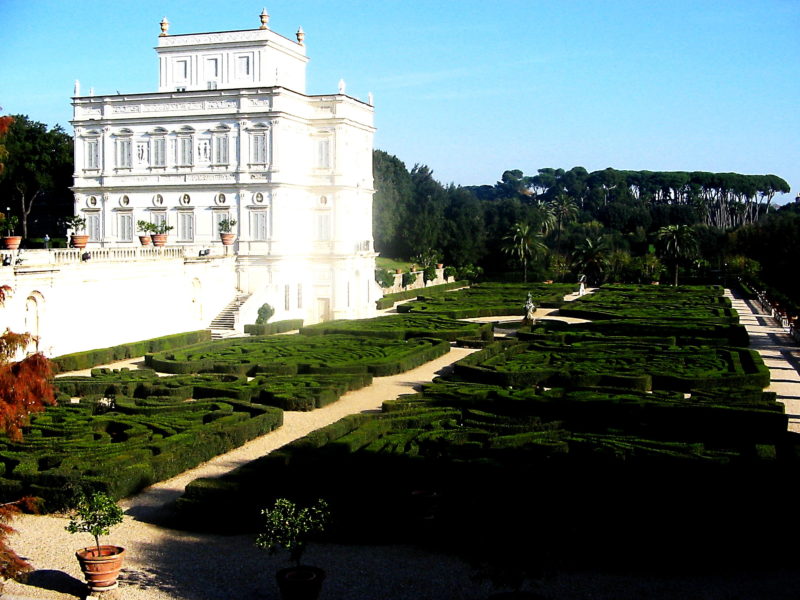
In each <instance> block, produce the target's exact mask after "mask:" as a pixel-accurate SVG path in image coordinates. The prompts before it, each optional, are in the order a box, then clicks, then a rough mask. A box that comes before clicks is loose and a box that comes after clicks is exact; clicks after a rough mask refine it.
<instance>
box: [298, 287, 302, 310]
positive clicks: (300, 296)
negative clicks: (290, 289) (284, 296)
mask: <svg viewBox="0 0 800 600" xmlns="http://www.w3.org/2000/svg"><path fill="white" fill-rule="evenodd" d="M297 308H303V284H302V283H298V284H297Z"/></svg>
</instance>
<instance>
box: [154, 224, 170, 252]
mask: <svg viewBox="0 0 800 600" xmlns="http://www.w3.org/2000/svg"><path fill="white" fill-rule="evenodd" d="M173 229H175V228H174V227H173V226H172V225H167V222H166V221H162V222H161V223H159V224H158V225H156V224H153V227H152V228H151V229H150V232H151V233H152V236H151V237H152V238H153V246H156V247H157V248H160V247H161V246H164V245H166V243H167V232H169V231H172V230H173Z"/></svg>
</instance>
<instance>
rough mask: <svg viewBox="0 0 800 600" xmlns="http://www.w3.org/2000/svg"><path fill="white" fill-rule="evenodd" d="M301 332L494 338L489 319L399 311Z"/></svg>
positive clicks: (304, 333)
mask: <svg viewBox="0 0 800 600" xmlns="http://www.w3.org/2000/svg"><path fill="white" fill-rule="evenodd" d="M300 333H301V334H303V335H330V334H337V333H338V334H349V335H359V336H366V337H382V338H390V339H401V340H403V339H409V338H412V337H432V338H439V339H442V340H447V341H455V340H457V339H459V338H464V337H469V338H479V339H483V340H491V339H493V332H492V325H491V323H469V322H465V321H458V320H456V319H451V318H448V317H444V316H441V315H435V314H432V315H426V314H419V315H418V314H398V315H386V316H385V317H380V318H377V319H356V320H340V321H327V322H325V323H319V324H317V325H311V326H309V327H303V328H302V329H301V330H300Z"/></svg>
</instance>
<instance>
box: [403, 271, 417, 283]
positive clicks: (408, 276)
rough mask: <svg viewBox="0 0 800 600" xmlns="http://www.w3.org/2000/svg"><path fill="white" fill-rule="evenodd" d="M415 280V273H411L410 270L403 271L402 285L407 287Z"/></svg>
mask: <svg viewBox="0 0 800 600" xmlns="http://www.w3.org/2000/svg"><path fill="white" fill-rule="evenodd" d="M416 281H417V274H416V273H412V272H410V271H409V272H408V273H403V287H408V286H410V285H413V284H414V283H415V282H416Z"/></svg>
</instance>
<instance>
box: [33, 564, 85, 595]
mask: <svg viewBox="0 0 800 600" xmlns="http://www.w3.org/2000/svg"><path fill="white" fill-rule="evenodd" d="M26 583H27V584H28V585H30V586H33V587H38V588H42V589H44V590H52V591H54V592H60V593H62V594H71V595H73V596H78V597H79V598H84V597H86V592H87V590H86V584H85V583H84V582H83V581H81V580H80V579H75V578H74V577H73V576H72V575H68V574H67V573H64V571H56V570H53V569H38V570H36V571H33V572H32V573H31V574H30V575H28V581H27V582H26Z"/></svg>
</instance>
